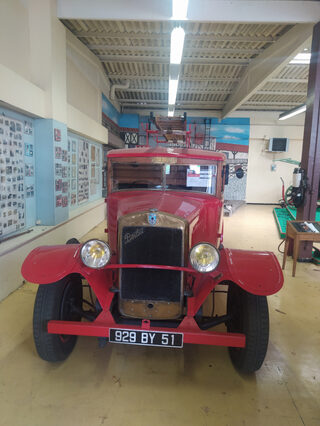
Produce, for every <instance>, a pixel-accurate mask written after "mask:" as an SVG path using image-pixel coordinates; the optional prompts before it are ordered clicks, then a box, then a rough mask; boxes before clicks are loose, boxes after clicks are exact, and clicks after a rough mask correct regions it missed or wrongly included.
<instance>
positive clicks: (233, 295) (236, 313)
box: [227, 283, 269, 373]
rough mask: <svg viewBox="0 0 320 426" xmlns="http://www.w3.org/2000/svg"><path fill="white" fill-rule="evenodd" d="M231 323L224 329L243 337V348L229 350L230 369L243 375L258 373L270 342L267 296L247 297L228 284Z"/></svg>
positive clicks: (240, 290) (246, 293)
mask: <svg viewBox="0 0 320 426" xmlns="http://www.w3.org/2000/svg"><path fill="white" fill-rule="evenodd" d="M227 309H228V314H229V315H230V316H231V319H230V320H229V321H228V323H227V329H228V331H229V332H231V333H243V334H245V335H246V346H245V347H244V348H233V347H229V354H230V358H231V361H232V363H233V365H234V366H235V367H236V368H237V369H238V370H239V371H241V372H243V373H253V372H254V371H256V370H258V369H259V368H260V367H261V365H262V363H263V361H264V358H265V356H266V353H267V348H268V340H269V311H268V302H267V298H266V296H256V295H254V294H251V293H248V292H246V291H245V290H243V289H242V288H240V287H239V286H237V285H236V284H233V283H230V285H229V290H228V301H227Z"/></svg>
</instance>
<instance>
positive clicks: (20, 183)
mask: <svg viewBox="0 0 320 426" xmlns="http://www.w3.org/2000/svg"><path fill="white" fill-rule="evenodd" d="M25 129H26V128H25V126H24V125H23V123H22V122H20V121H18V120H14V119H11V118H8V117H5V116H1V118H0V238H1V237H3V236H4V235H7V234H11V233H12V232H15V231H18V230H19V229H22V228H24V227H25V196H28V197H33V196H34V186H33V185H32V187H31V188H25V185H24V175H25V174H26V175H27V176H33V173H34V170H33V165H31V164H29V165H28V167H25V165H24V153H25V151H26V155H28V156H32V155H33V145H30V144H29V145H26V146H23V143H22V132H23V131H25ZM27 131H28V132H31V133H32V123H31V124H30V126H29V127H28V128H27ZM31 133H28V134H31ZM25 191H26V194H25Z"/></svg>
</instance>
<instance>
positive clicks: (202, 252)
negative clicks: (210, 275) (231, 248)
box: [190, 243, 220, 272]
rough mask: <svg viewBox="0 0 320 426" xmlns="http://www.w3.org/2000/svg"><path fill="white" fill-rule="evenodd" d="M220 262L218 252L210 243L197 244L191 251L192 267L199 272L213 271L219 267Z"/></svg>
mask: <svg viewBox="0 0 320 426" xmlns="http://www.w3.org/2000/svg"><path fill="white" fill-rule="evenodd" d="M219 260H220V256H219V252H218V250H217V249H216V248H215V247H214V246H213V245H211V244H209V243H200V244H197V245H195V246H194V247H192V249H191V251H190V262H191V265H192V267H193V268H194V269H196V270H197V271H199V272H211V271H213V270H214V269H216V267H217V266H218V264H219Z"/></svg>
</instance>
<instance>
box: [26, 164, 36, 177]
mask: <svg viewBox="0 0 320 426" xmlns="http://www.w3.org/2000/svg"><path fill="white" fill-rule="evenodd" d="M24 168H25V176H34V166H33V164H28V163H26V164H25V165H24Z"/></svg>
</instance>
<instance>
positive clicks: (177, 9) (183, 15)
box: [171, 0, 188, 21]
mask: <svg viewBox="0 0 320 426" xmlns="http://www.w3.org/2000/svg"><path fill="white" fill-rule="evenodd" d="M187 12H188V0H172V17H171V19H176V20H179V21H182V20H185V19H187Z"/></svg>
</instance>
